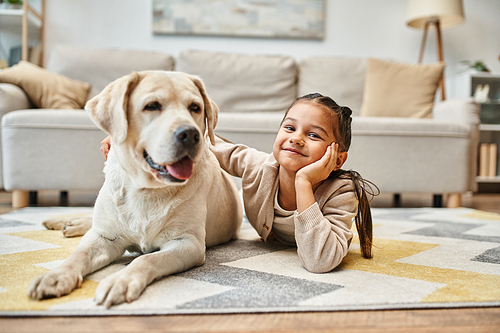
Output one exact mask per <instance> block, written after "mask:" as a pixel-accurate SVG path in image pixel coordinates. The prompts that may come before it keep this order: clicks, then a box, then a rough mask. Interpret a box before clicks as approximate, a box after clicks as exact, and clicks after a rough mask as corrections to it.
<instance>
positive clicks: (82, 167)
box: [0, 46, 479, 206]
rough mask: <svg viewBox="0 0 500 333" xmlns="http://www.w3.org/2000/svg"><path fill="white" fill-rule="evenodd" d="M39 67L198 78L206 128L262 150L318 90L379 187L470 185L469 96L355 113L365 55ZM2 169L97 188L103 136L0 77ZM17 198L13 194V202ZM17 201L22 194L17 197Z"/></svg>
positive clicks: (7, 181) (444, 190) (85, 58)
mask: <svg viewBox="0 0 500 333" xmlns="http://www.w3.org/2000/svg"><path fill="white" fill-rule="evenodd" d="M47 69H48V70H49V71H52V72H56V73H60V74H63V75H65V76H67V77H70V78H72V79H75V80H80V81H84V82H89V83H91V85H92V91H91V92H90V93H89V96H88V98H90V97H92V96H94V95H95V94H97V93H98V92H99V91H100V90H101V89H102V88H103V87H104V86H105V85H106V84H107V83H109V82H111V81H112V80H113V79H115V78H118V77H120V76H122V75H125V74H128V73H129V72H131V71H134V70H145V69H158V70H179V71H183V72H187V73H190V74H196V75H199V76H200V77H201V78H202V79H203V81H204V83H205V85H206V88H207V91H208V93H209V95H210V96H211V97H212V99H214V101H215V102H216V103H217V104H218V106H219V108H220V113H219V121H218V124H217V127H216V132H217V133H218V134H219V135H221V136H223V137H226V138H227V139H229V140H231V141H233V142H239V143H245V144H247V145H249V146H252V147H255V148H257V149H260V150H264V151H268V152H270V151H271V148H272V144H273V142H274V138H275V135H276V133H277V130H278V128H279V124H280V121H281V119H282V117H283V114H284V111H285V109H286V108H287V107H288V106H289V105H290V104H291V103H292V102H293V101H294V100H295V98H296V97H297V96H299V95H303V94H305V93H309V92H320V93H323V94H326V95H328V96H331V97H332V98H333V99H334V100H336V101H337V102H338V103H339V104H341V105H348V106H349V107H351V109H352V110H353V111H354V114H355V116H354V117H353V139H352V145H351V149H350V151H349V158H348V160H347V163H346V165H345V167H346V168H352V169H355V170H357V171H359V172H360V173H361V174H362V175H363V176H364V177H365V178H367V179H369V180H371V181H373V182H374V183H375V184H377V186H378V187H379V188H380V190H381V191H382V192H387V193H407V192H424V193H432V194H440V195H441V194H450V195H449V196H448V197H449V198H450V200H449V201H448V204H449V206H458V205H460V194H462V193H465V192H467V191H474V190H476V183H475V175H476V164H475V163H476V162H475V160H476V158H475V156H477V155H476V154H477V152H476V150H477V144H478V138H479V128H478V126H479V117H478V112H479V111H478V107H477V105H476V104H475V103H473V102H472V101H471V100H448V101H444V102H440V103H437V104H436V105H435V107H434V109H433V117H432V118H431V119H414V118H401V117H394V118H390V117H362V116H359V110H360V109H361V104H362V99H363V89H364V78H365V71H366V60H365V59H353V58H338V57H311V58H307V59H303V60H301V61H297V60H295V59H294V58H292V57H290V56H281V55H280V56H278V55H275V56H271V55H242V54H228V53H215V52H203V51H193V50H187V51H184V52H181V53H180V54H179V56H178V57H177V59H175V65H174V58H173V57H172V56H171V55H169V54H165V53H157V52H144V51H129V50H92V49H79V48H75V47H68V46H59V47H56V48H55V49H54V50H53V51H52V53H51V56H50V58H49V61H48V64H47ZM0 116H3V118H2V128H1V138H2V166H3V177H2V178H1V179H0V186H3V187H4V188H5V190H7V191H14V194H15V196H14V198H15V200H14V201H15V202H13V205H15V206H23V205H25V204H26V201H25V198H26V193H27V191H37V190H42V189H58V190H62V191H71V190H76V189H87V190H95V191H96V193H97V191H98V190H99V188H100V186H101V185H102V182H103V175H102V168H103V162H104V160H103V158H102V157H101V155H100V152H99V143H100V141H101V140H102V139H103V138H104V137H105V136H106V134H105V133H103V132H101V131H100V130H99V129H98V128H97V127H96V126H95V125H94V124H93V123H92V122H91V121H90V119H89V118H88V116H87V114H86V113H85V111H83V110H47V109H33V108H32V106H31V105H30V101H29V99H28V98H27V96H26V95H25V94H24V93H23V91H22V90H21V89H19V88H18V87H16V86H13V85H10V84H5V83H2V84H0ZM16 198H21V199H16ZM23 198H24V199H23Z"/></svg>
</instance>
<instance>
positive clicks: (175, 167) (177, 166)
mask: <svg viewBox="0 0 500 333" xmlns="http://www.w3.org/2000/svg"><path fill="white" fill-rule="evenodd" d="M167 171H168V173H170V174H171V175H172V177H175V178H177V179H181V180H184V179H189V177H191V174H192V173H193V161H191V159H190V158H189V157H187V156H186V157H184V158H183V159H182V160H180V161H178V162H175V163H174V164H171V165H167Z"/></svg>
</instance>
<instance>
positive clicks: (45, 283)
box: [28, 269, 83, 300]
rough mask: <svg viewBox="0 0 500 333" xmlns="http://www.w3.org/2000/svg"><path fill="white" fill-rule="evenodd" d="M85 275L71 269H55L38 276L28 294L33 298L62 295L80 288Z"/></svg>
mask: <svg viewBox="0 0 500 333" xmlns="http://www.w3.org/2000/svg"><path fill="white" fill-rule="evenodd" d="M82 281H83V277H82V276H81V275H79V274H77V273H74V272H71V271H69V270H66V271H65V270H57V269H55V270H53V271H50V272H47V273H45V274H42V275H40V276H39V277H37V278H36V279H35V280H33V282H31V285H30V287H29V289H28V296H29V297H31V298H33V299H37V300H40V299H43V298H50V297H61V296H63V295H67V294H69V293H70V292H71V291H73V289H75V288H80V287H81V285H82Z"/></svg>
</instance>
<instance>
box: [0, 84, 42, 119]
mask: <svg viewBox="0 0 500 333" xmlns="http://www.w3.org/2000/svg"><path fill="white" fill-rule="evenodd" d="M33 107H34V106H33V104H32V103H31V101H30V100H29V98H28V96H27V95H26V93H25V92H24V90H22V89H21V88H19V87H18V86H15V85H13V84H10V83H0V118H1V117H3V116H4V115H5V114H6V113H8V112H11V111H15V110H24V109H32V108H33Z"/></svg>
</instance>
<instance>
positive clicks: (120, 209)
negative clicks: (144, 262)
mask: <svg viewBox="0 0 500 333" xmlns="http://www.w3.org/2000/svg"><path fill="white" fill-rule="evenodd" d="M136 191H137V190H135V189H132V190H129V191H128V193H124V195H122V196H118V197H116V199H117V202H116V206H115V207H116V214H117V220H118V224H119V225H120V228H121V230H120V232H121V234H122V235H123V236H124V237H125V238H126V239H128V240H129V241H130V242H131V243H132V244H134V246H135V247H137V248H138V249H140V251H141V252H143V253H149V252H153V251H156V250H158V249H159V248H160V247H161V246H162V245H163V244H165V243H166V242H168V241H169V240H171V239H175V238H176V237H178V236H179V234H181V233H182V231H181V230H179V227H178V226H177V225H176V224H175V223H172V221H174V220H175V215H176V206H177V205H176V202H175V201H172V200H165V197H168V196H167V195H166V194H165V193H163V192H162V191H147V192H150V193H146V191H143V192H142V193H140V192H141V191H140V190H139V191H138V192H139V193H136ZM151 192H158V193H151Z"/></svg>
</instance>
